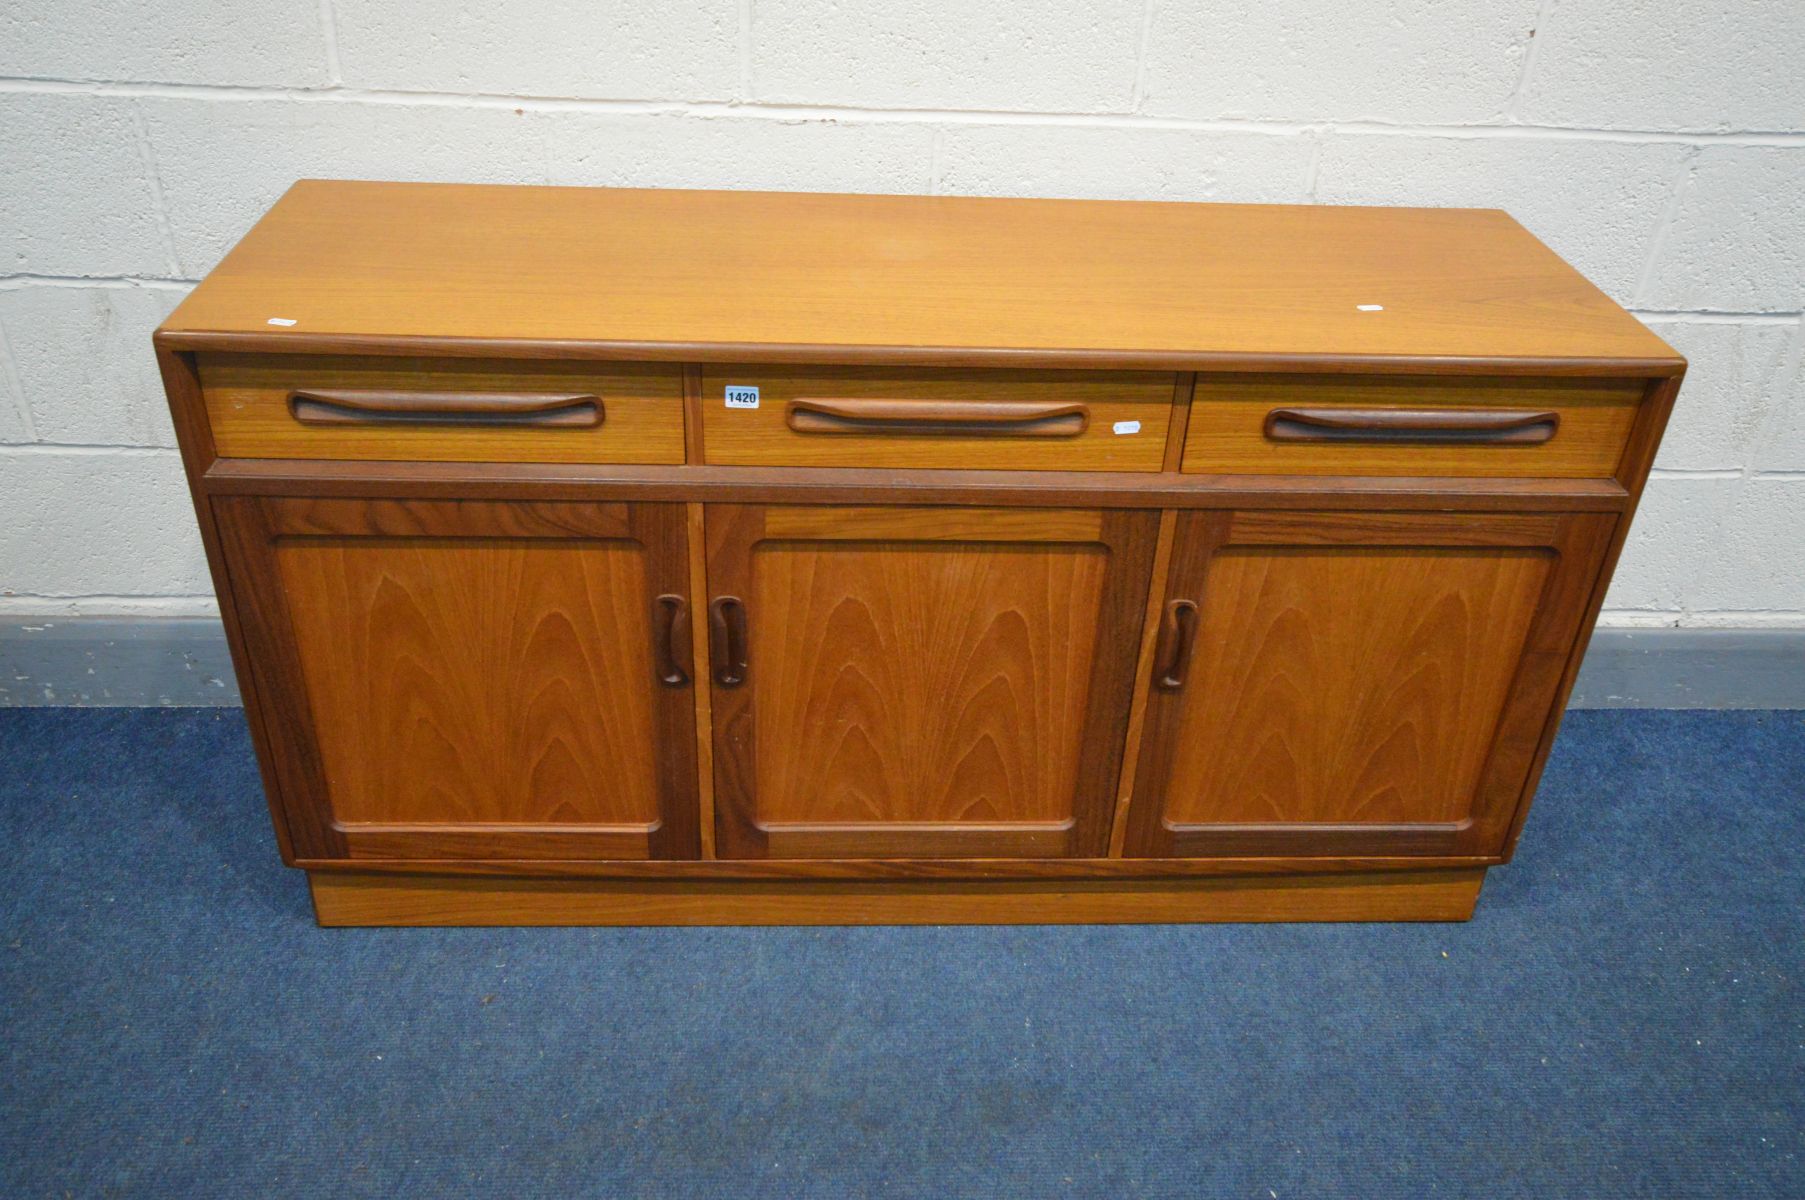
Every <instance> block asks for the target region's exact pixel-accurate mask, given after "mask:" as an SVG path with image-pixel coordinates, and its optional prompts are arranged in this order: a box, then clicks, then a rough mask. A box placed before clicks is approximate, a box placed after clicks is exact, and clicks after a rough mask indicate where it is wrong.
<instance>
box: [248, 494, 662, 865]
mask: <svg viewBox="0 0 1805 1200" xmlns="http://www.w3.org/2000/svg"><path fill="white" fill-rule="evenodd" d="M216 512H217V514H218V517H219V522H220V528H221V531H222V536H223V539H224V542H225V546H226V554H227V557H228V560H229V563H230V568H231V571H232V577H233V584H234V591H235V592H236V593H237V595H238V598H239V604H240V618H241V622H242V624H243V626H244V628H245V631H246V641H247V645H248V648H249V651H250V658H251V664H252V670H253V671H254V673H255V675H256V684H257V687H258V690H259V691H260V692H261V693H262V694H263V696H264V699H265V712H266V713H268V714H272V715H273V719H271V720H269V721H268V722H267V728H266V729H265V730H264V735H265V739H266V741H267V743H268V745H269V748H270V751H271V753H272V756H273V761H274V767H275V771H276V775H277V779H278V784H279V790H280V793H281V798H282V804H283V810H284V813H285V815H286V817H287V820H288V822H289V826H290V833H291V835H292V837H293V841H294V844H295V848H296V854H297V857H301V858H353V859H360V858H397V859H545V858H571V859H576V858H586V859H627V858H658V857H664V858H669V857H677V858H683V857H694V856H695V854H696V853H697V840H698V839H697V821H696V810H697V778H696V765H695V762H696V748H695V714H694V708H693V702H694V697H693V693H692V692H691V691H690V687H691V683H690V678H689V676H690V671H691V667H692V664H691V661H690V659H691V655H690V653H689V650H688V646H689V632H688V629H689V627H688V624H687V620H688V603H689V601H688V597H689V587H688V581H687V577H686V554H687V551H686V548H685V547H686V542H685V532H684V509H683V506H682V505H676V504H567V503H526V502H491V501H400V500H341V499H332V500H324V499H321V500H303V499H269V498H239V497H234V498H227V499H221V500H219V501H217V502H216Z"/></svg>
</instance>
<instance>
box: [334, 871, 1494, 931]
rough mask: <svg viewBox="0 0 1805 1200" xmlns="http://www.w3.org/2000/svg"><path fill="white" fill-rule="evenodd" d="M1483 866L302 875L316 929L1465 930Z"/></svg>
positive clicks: (356, 873)
mask: <svg viewBox="0 0 1805 1200" xmlns="http://www.w3.org/2000/svg"><path fill="white" fill-rule="evenodd" d="M1484 880H1485V868H1484V867H1470V868H1461V869H1455V870H1432V871H1384V872H1369V873H1363V874H1354V873H1342V874H1323V875H1270V876H1223V877H1208V878H1199V879H1158V880H1076V881H1074V880H1047V881H1022V880H1009V881H997V882H979V881H973V882H949V881H938V882H932V883H928V882H895V881H882V882H879V881H870V882H849V881H844V880H794V881H792V880H757V881H746V880H734V881H699V880H698V881H690V880H684V881H668V880H656V881H647V880H608V879H545V878H521V877H513V876H493V875H415V874H403V873H396V874H383V873H378V872H351V871H310V872H308V883H309V885H310V886H311V887H312V889H313V906H314V912H315V914H316V915H317V917H318V918H319V923H320V924H321V925H332V926H338V925H1040V924H1046V925H1111V924H1166V923H1173V924H1178V923H1188V922H1203V921H1465V920H1467V919H1468V918H1470V917H1471V916H1472V915H1473V906H1474V905H1475V904H1476V903H1477V902H1478V900H1479V888H1480V885H1481V884H1482V883H1483V882H1484Z"/></svg>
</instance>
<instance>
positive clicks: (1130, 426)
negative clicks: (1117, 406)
mask: <svg viewBox="0 0 1805 1200" xmlns="http://www.w3.org/2000/svg"><path fill="white" fill-rule="evenodd" d="M1115 431H1116V432H1117V433H1118V434H1122V433H1139V432H1140V431H1141V423H1140V422H1139V421H1117V422H1116V423H1115Z"/></svg>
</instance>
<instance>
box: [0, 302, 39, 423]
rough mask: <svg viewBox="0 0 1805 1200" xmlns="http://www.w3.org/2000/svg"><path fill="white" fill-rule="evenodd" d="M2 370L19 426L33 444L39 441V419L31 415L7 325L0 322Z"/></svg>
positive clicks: (0, 361)
mask: <svg viewBox="0 0 1805 1200" xmlns="http://www.w3.org/2000/svg"><path fill="white" fill-rule="evenodd" d="M0 368H4V370H5V372H6V379H7V382H8V383H9V384H11V385H12V393H13V407H14V409H15V410H16V411H17V412H18V414H19V424H20V425H21V426H23V427H24V429H25V436H26V437H27V438H28V439H30V440H31V441H33V442H36V441H37V440H38V422H37V418H35V417H33V416H32V415H31V404H30V402H29V401H27V400H26V399H25V381H24V380H23V379H20V378H19V364H18V363H17V362H16V361H15V360H14V359H13V348H12V343H11V342H9V341H7V338H6V323H5V322H3V321H0Z"/></svg>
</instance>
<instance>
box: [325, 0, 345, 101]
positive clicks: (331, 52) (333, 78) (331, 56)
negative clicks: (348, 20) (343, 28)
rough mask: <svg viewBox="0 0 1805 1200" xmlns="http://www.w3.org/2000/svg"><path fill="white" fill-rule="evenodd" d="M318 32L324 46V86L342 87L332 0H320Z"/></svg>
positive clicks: (336, 16)
mask: <svg viewBox="0 0 1805 1200" xmlns="http://www.w3.org/2000/svg"><path fill="white" fill-rule="evenodd" d="M320 33H321V35H322V39H323V41H324V44H325V48H326V86H328V87H334V88H336V87H342V86H343V85H344V82H345V73H344V71H343V70H342V69H341V68H340V66H339V57H338V14H337V13H335V12H333V10H332V0H320Z"/></svg>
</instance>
